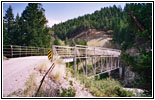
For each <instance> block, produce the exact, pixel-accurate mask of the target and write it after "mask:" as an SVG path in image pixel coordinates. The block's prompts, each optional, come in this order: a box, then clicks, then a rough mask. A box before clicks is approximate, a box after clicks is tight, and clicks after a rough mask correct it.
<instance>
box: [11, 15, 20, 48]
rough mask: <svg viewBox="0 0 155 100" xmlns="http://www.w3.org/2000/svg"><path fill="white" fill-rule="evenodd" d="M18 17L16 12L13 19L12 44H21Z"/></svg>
mask: <svg viewBox="0 0 155 100" xmlns="http://www.w3.org/2000/svg"><path fill="white" fill-rule="evenodd" d="M19 21H20V17H19V14H17V16H16V19H15V24H14V32H13V33H14V34H13V38H15V40H14V44H16V45H22V44H21V34H20V33H21V29H20V23H19Z"/></svg>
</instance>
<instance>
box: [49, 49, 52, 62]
mask: <svg viewBox="0 0 155 100" xmlns="http://www.w3.org/2000/svg"><path fill="white" fill-rule="evenodd" d="M48 59H49V60H52V59H53V53H52V50H51V49H49V50H48Z"/></svg>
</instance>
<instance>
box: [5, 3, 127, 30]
mask: <svg viewBox="0 0 155 100" xmlns="http://www.w3.org/2000/svg"><path fill="white" fill-rule="evenodd" d="M114 4H115V5H116V6H121V8H122V9H123V8H124V6H125V3H119V2H115V3H104V2H103V3H102V2H100V3H94V2H93V3H42V5H43V8H44V9H45V16H46V18H47V20H48V23H47V25H48V26H50V27H52V26H53V25H54V24H58V23H61V22H65V21H67V20H69V19H73V18H77V17H78V16H83V15H85V14H92V13H93V12H94V11H96V10H100V9H101V8H104V7H109V6H113V5H114ZM9 5H11V7H12V9H13V13H14V16H16V15H17V13H19V15H21V13H22V12H23V11H24V10H25V8H26V6H27V5H28V4H27V3H3V16H4V15H5V12H6V10H7V9H8V7H9Z"/></svg>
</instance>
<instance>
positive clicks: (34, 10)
mask: <svg viewBox="0 0 155 100" xmlns="http://www.w3.org/2000/svg"><path fill="white" fill-rule="evenodd" d="M44 12H45V10H44V9H43V7H42V5H41V4H39V3H29V4H28V6H27V7H26V9H25V10H24V11H23V13H22V18H23V21H24V35H25V45H30V46H40V47H48V46H49V43H50V35H49V29H48V28H47V27H46V23H47V20H46V18H45V15H44Z"/></svg>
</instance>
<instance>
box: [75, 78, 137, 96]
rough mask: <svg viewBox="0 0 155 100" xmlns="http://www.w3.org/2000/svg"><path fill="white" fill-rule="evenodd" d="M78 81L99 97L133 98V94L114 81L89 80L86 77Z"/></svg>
mask: <svg viewBox="0 0 155 100" xmlns="http://www.w3.org/2000/svg"><path fill="white" fill-rule="evenodd" d="M78 79H79V80H80V81H81V83H83V84H84V86H85V87H86V88H90V92H91V93H92V94H93V95H94V96H97V97H133V96H135V95H134V94H133V92H130V91H126V90H123V87H122V86H121V85H120V84H119V82H118V81H116V80H114V79H110V78H107V79H102V80H99V79H95V78H91V79H88V78H87V77H86V76H79V77H78Z"/></svg>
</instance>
